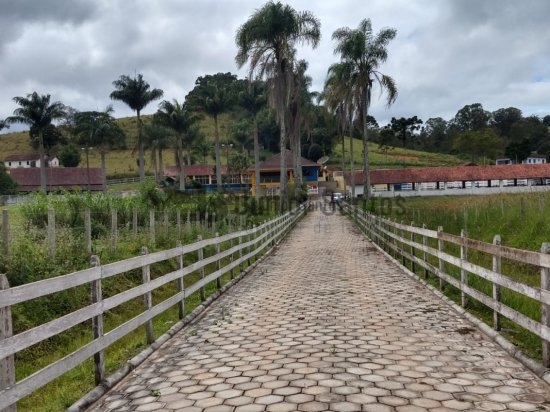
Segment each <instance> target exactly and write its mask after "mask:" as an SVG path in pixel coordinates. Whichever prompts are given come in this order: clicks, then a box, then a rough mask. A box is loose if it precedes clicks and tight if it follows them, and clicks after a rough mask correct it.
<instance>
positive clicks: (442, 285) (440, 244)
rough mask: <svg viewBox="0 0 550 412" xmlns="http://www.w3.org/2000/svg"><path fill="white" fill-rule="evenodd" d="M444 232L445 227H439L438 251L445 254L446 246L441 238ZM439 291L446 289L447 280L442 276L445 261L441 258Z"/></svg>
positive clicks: (439, 259)
mask: <svg viewBox="0 0 550 412" xmlns="http://www.w3.org/2000/svg"><path fill="white" fill-rule="evenodd" d="M442 232H443V226H438V227H437V250H439V252H443V251H444V249H445V244H444V243H443V240H442V239H441V237H440V234H441V233H442ZM438 262H439V289H441V290H443V289H444V288H445V280H444V279H443V277H442V276H441V275H442V274H443V273H445V261H444V260H443V259H442V258H441V257H439V258H438Z"/></svg>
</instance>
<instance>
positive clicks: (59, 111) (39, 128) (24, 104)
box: [5, 92, 65, 192]
mask: <svg viewBox="0 0 550 412" xmlns="http://www.w3.org/2000/svg"><path fill="white" fill-rule="evenodd" d="M50 100H51V97H50V95H49V94H47V95H39V94H38V93H37V92H33V93H32V94H27V96H26V97H14V98H13V101H14V102H15V103H17V104H18V105H19V106H20V107H18V108H17V109H15V110H14V111H13V116H10V117H8V118H7V119H6V120H5V121H6V122H7V123H8V124H12V123H22V124H26V125H28V126H30V131H29V136H32V135H34V134H36V135H37V136H38V142H39V144H38V153H39V155H40V191H41V192H46V159H45V156H44V131H45V130H46V129H48V127H50V126H51V124H52V122H54V121H55V120H59V119H63V118H64V117H65V106H64V105H63V103H61V102H53V103H50Z"/></svg>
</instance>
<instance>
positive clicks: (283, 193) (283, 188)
mask: <svg viewBox="0 0 550 412" xmlns="http://www.w3.org/2000/svg"><path fill="white" fill-rule="evenodd" d="M279 122H280V128H281V139H280V141H279V145H280V147H281V162H280V178H279V181H280V182H279V196H280V198H279V210H280V213H284V212H285V211H286V206H287V199H286V197H287V178H286V122H285V114H284V113H283V114H282V116H280V117H279Z"/></svg>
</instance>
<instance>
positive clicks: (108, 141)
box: [74, 105, 125, 191]
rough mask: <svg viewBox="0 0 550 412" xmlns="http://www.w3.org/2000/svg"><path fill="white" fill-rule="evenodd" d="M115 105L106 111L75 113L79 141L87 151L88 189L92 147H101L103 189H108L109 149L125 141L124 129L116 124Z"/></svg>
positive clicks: (108, 107)
mask: <svg viewBox="0 0 550 412" xmlns="http://www.w3.org/2000/svg"><path fill="white" fill-rule="evenodd" d="M113 111H114V110H113V107H112V106H110V105H109V106H107V107H106V108H105V110H104V111H102V112H96V111H89V112H79V113H76V114H75V115H74V118H75V132H76V135H77V137H78V143H80V144H82V145H84V150H85V153H86V168H87V170H88V190H89V189H90V187H89V185H90V176H89V173H90V170H89V168H90V167H89V166H90V163H89V150H90V149H91V148H92V147H97V148H98V149H99V155H100V157H101V175H102V177H103V191H106V190H107V180H106V179H107V166H106V160H105V157H106V154H107V150H108V149H109V148H111V147H113V146H117V145H119V144H120V142H121V141H122V142H123V141H124V139H125V135H124V131H123V130H122V129H121V128H120V127H119V126H118V124H116V122H115V119H114V117H113V116H112V115H111V114H112V113H113Z"/></svg>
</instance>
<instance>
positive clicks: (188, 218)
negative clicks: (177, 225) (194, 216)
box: [185, 210, 191, 232]
mask: <svg viewBox="0 0 550 412" xmlns="http://www.w3.org/2000/svg"><path fill="white" fill-rule="evenodd" d="M185 230H186V231H187V232H190V231H191V212H190V211H189V210H188V211H187V220H186V221H185Z"/></svg>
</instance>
